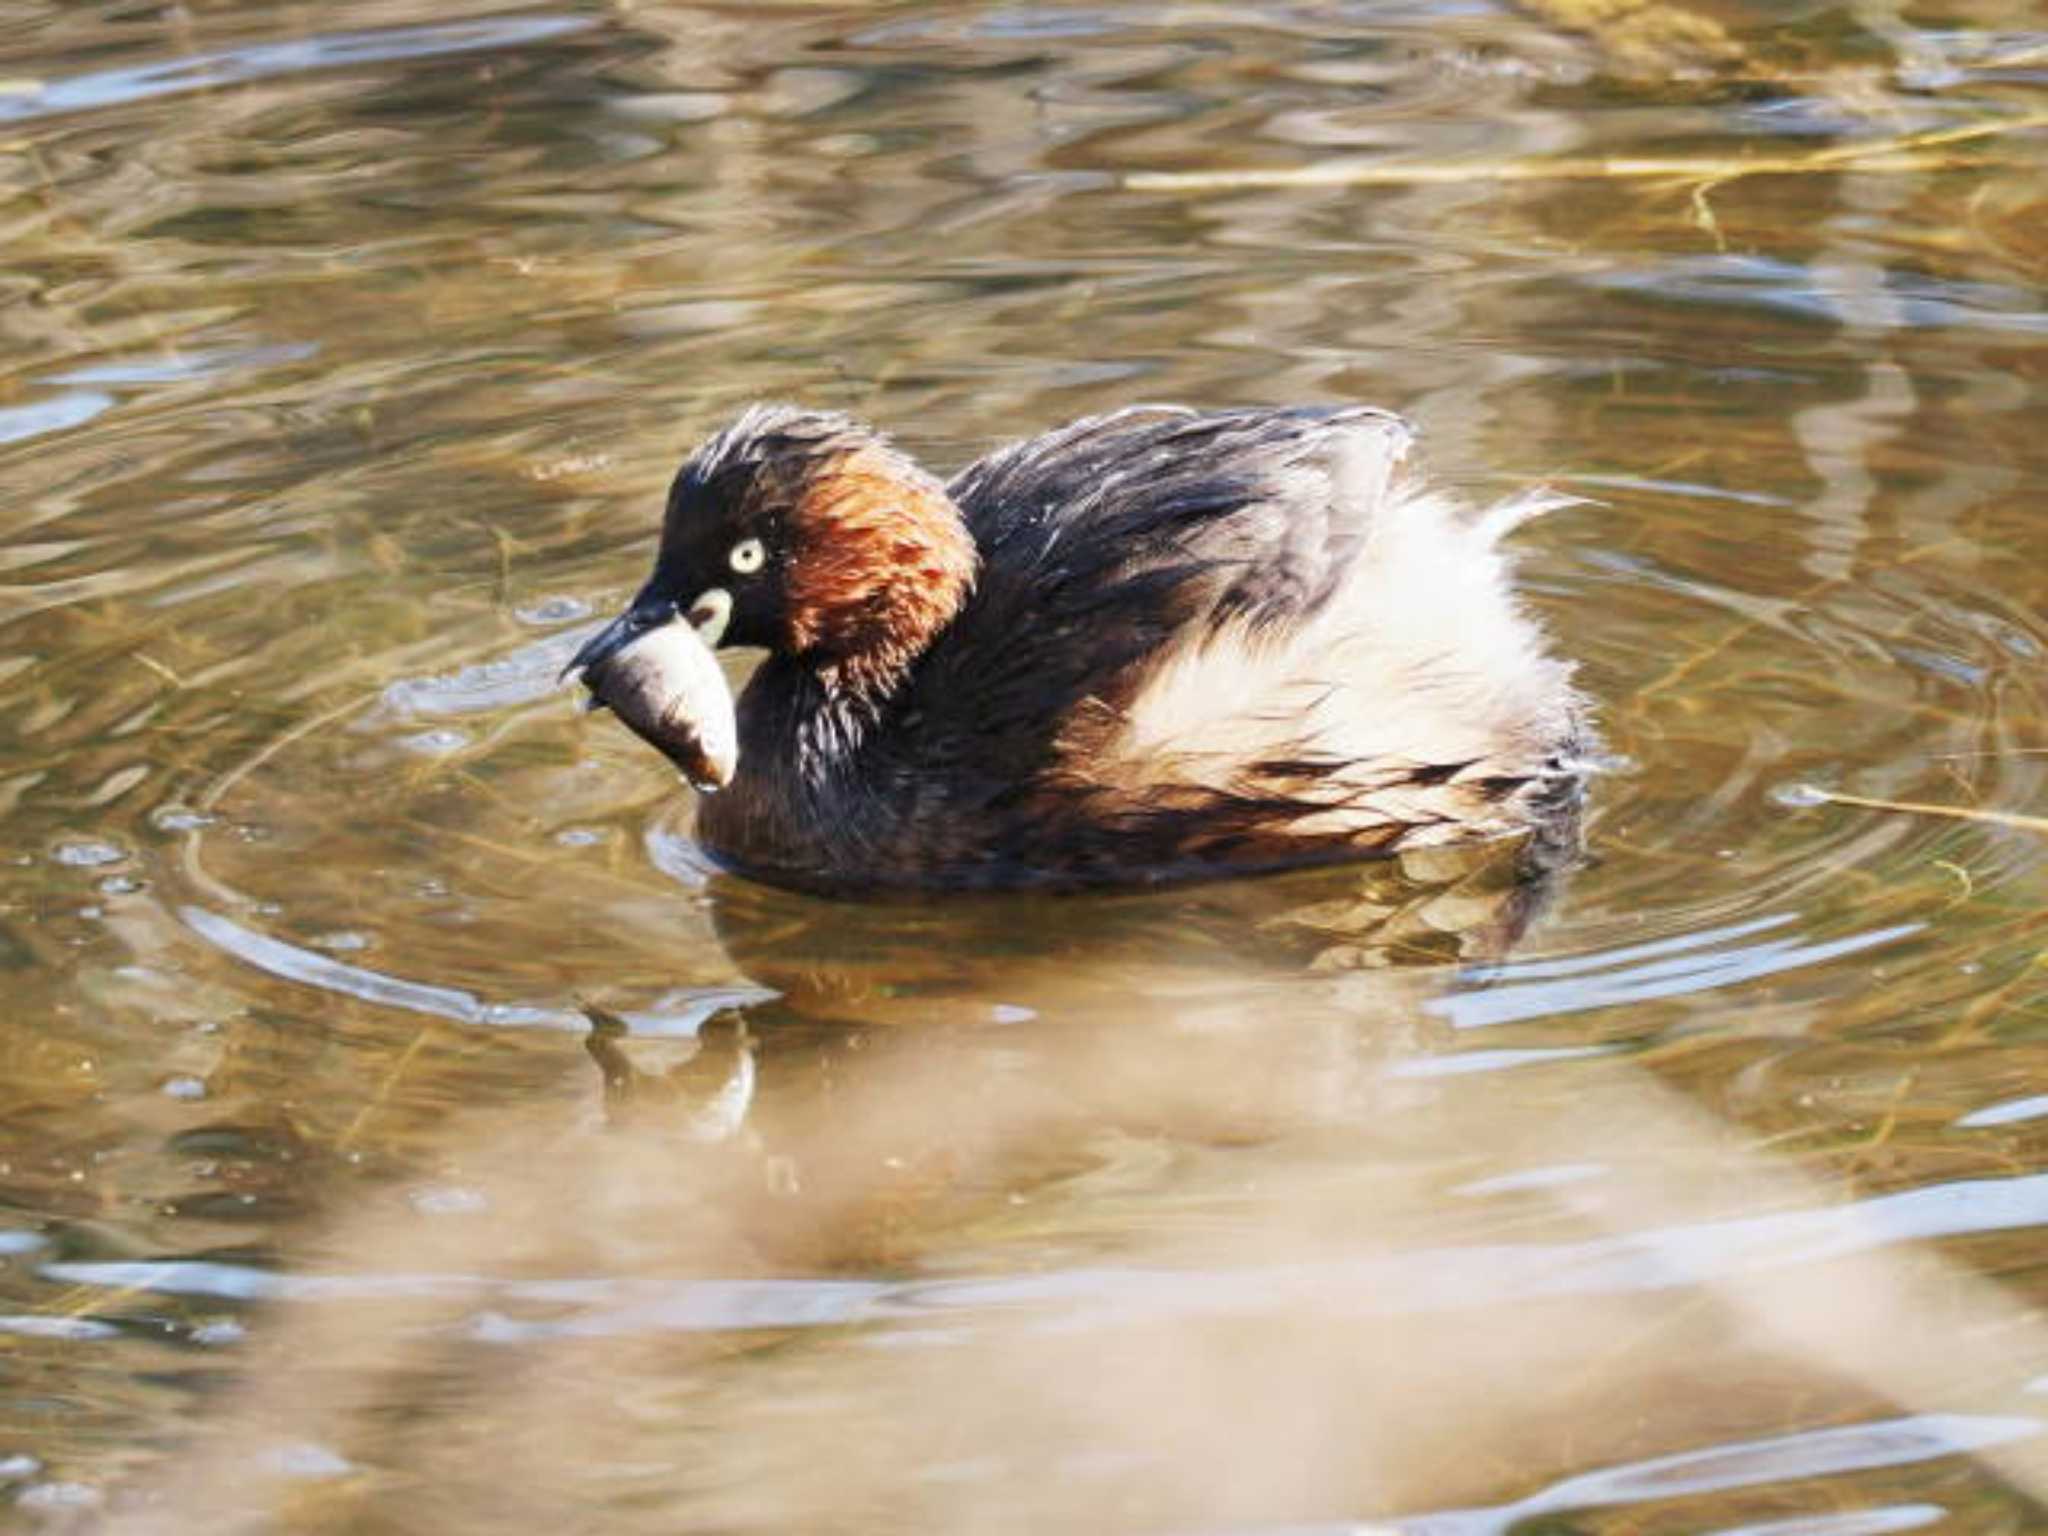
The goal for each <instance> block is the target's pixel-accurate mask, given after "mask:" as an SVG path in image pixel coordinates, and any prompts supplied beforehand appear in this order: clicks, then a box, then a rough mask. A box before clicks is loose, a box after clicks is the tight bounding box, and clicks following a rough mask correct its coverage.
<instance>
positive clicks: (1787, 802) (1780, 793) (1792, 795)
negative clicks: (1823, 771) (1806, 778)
mask: <svg viewBox="0 0 2048 1536" xmlns="http://www.w3.org/2000/svg"><path fill="white" fill-rule="evenodd" d="M1771 798H1772V799H1773V800H1775V801H1776V802H1777V803H1778V804H1779V805H1782V806H1786V807H1789V808H1790V809H1792V810H1807V809H1809V808H1811V807H1813V806H1816V805H1826V804H1827V803H1828V802H1829V801H1830V800H1832V799H1833V798H1834V796H1832V795H1830V794H1829V793H1828V792H1827V791H1826V790H1824V789H1822V788H1821V787H1820V786H1819V785H1817V784H1780V785H1779V786H1778V787H1777V788H1775V789H1773V790H1772V791H1771Z"/></svg>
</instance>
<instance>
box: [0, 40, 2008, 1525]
mask: <svg viewBox="0 0 2048 1536" xmlns="http://www.w3.org/2000/svg"><path fill="white" fill-rule="evenodd" d="M1599 9H1606V10H1608V11H1611V12H1613V13H1614V14H1612V15H1610V16H1609V17H1608V19H1607V20H1606V21H1604V22H1601V23H1600V24H1599V25H1597V26H1595V27H1593V28H1592V29H1591V30H1583V29H1579V30H1575V29H1574V28H1573V26H1572V25H1571V23H1572V20H1573V18H1574V17H1575V16H1578V15H1581V14H1586V13H1587V12H1589V11H1593V10H1599ZM0 53H4V58H0V77H4V78H0V188H4V191H0V197H4V203H0V210H4V215H0V216H4V226H0V227H4V230H5V236H6V247H5V249H6V256H5V259H4V262H0V326H4V329H5V335H6V338H7V343H8V344H7V347H6V350H5V354H4V360H0V368H4V370H5V386H4V393H0V487H4V498H0V505H4V506H5V508H6V511H5V513H4V524H0V526H4V529H5V535H4V542H0V805H4V806H5V809H6V827H7V833H8V836H7V846H6V849H5V860H6V862H5V863H4V865H0V964H4V966H5V969H6V975H7V979H8V983H9V994H10V1002H11V1006H10V1007H8V1008H7V1009H6V1010H5V1013H4V1015H0V1062H4V1066H5V1070H4V1081H0V1105H4V1112H0V1207H4V1209H0V1495H4V1497H5V1498H6V1499H7V1500H9V1501H10V1502H9V1504H8V1505H7V1506H6V1507H7V1508H8V1510H9V1513H8V1514H7V1515H6V1516H5V1517H4V1518H6V1519H9V1520H13V1521H17V1522H19V1523H21V1524H22V1525H23V1526H24V1527H27V1528H41V1527H45V1526H49V1525H56V1526H59V1527H65V1526H83V1527H94V1526H98V1525H101V1524H107V1525H112V1526H117V1527H121V1528H126V1527H128V1526H134V1527H136V1528H147V1529H157V1528H162V1529H167V1530H186V1529H191V1530H195V1531H196V1530H201V1529H205V1530H215V1529H221V1528H248V1529H259V1528H275V1529H291V1530H326V1529H333V1530H343V1529H346V1530H350V1531H372V1530H374V1531H385V1530H390V1531H402V1530H415V1529H417V1530H420V1531H436V1532H450V1531H468V1530H483V1529H487V1528H488V1529H494V1530H496V1529H507V1528H511V1529H521V1530H549V1531H553V1530H570V1529H602V1530H606V1531H637V1530H643V1529H644V1530H647V1531H651V1532H652V1531H660V1532H675V1531H682V1530H705V1531H711V1530H717V1531H727V1532H729V1531H742V1530H746V1531H753V1530H759V1531H778V1532H780V1531H788V1530H848V1531H852V1530H861V1531H867V1530H879V1529H918V1530H927V1529H928V1530H944V1531H964V1530H975V1531H984V1530H985V1531H1007V1530H1020V1531H1027V1530H1028V1531H1043V1530H1049V1529H1074V1530H1104V1531H1187V1532H1196V1531H1231V1532H1239V1531H1242V1532H1258V1533H1280V1532H1296V1531H1310V1532H1332V1533H1334V1532H1337V1531H1341V1530H1352V1529H1357V1528H1359V1527H1358V1524H1357V1523H1358V1522H1373V1523H1377V1524H1379V1525H1383V1526H1386V1527H1388V1528H1392V1529H1399V1530H1404V1531H1409V1532H1414V1533H1429V1536H1448V1533H1457V1536H1467V1533H1478V1532H1482V1531H1507V1530H1516V1531H1528V1532H1537V1531H1543V1532H1564V1531H1574V1532H1577V1531H1587V1532H1591V1531H1603V1532H1605V1531H1673V1532H1676V1531H1687V1532H1691V1531H1724V1532H1732V1531H1737V1530H1740V1531H1745V1532H1769V1533H1773V1536H1792V1533H1798V1536H1864V1533H1876V1532H1889V1531H1906V1530H1920V1529H1930V1530H1931V1529H1937V1528H1938V1529H1942V1530H1957V1531H1963V1530H1968V1531H2002V1530H2020V1529H2033V1528H2037V1527H2038V1526H2039V1525H2040V1524H2041V1523H2042V1521H2043V1519H2044V1518H2048V1517H2044V1515H2043V1513H2042V1509H2043V1507H2044V1504H2048V1435H2044V1434H2043V1430H2044V1428H2048V1410H2044V1398H2043V1396H2042V1394H2043V1393H2044V1392H2048V1329H2044V1326H2043V1324H2042V1321H2041V1317H2042V1312H2041V1308H2042V1307H2043V1306H2044V1304H2048V1241H2044V1228H2048V1044H2044V1039H2048V1023H2044V1021H2048V972H2044V970H2043V968H2042V963H2041V962H2042V954H2043V950H2042V940H2041V933H2042V924H2043V919H2042V916H2041V913H2042V907H2043V901H2042V898H2043V893H2044V889H2048V871H2044V867H2043V855H2044V852H2048V830H2044V824H2043V823H2042V822H2041V821H2040V820H2039V818H2041V817H2043V816H2048V792H2044V776H2048V735H2044V732H2043V720H2044V696H2048V654H2044V647H2048V621H2044V611H2048V564H2044V563H2043V562H2042V561H2041V560H2040V559H2039V558H2038V556H2037V554H2036V551H2037V549H2038V547H2039V541H2040V535H2041V530H2042V528H2043V514H2042V501H2043V496H2044V492H2048V433H2044V431H2043V427H2044V424H2048V414H2044V406H2043V403H2042V401H2043V393H2042V392H2043V388H2044V381H2048V308H2044V304H2043V299H2042V294H2043V288H2044V279H2048V177H2044V175H2043V170H2044V160H2048V120H2044V118H2043V115H2042V114H2043V113H2044V111H2048V91H2044V90H2043V87H2044V85H2048V31H2044V30H2043V28H2042V23H2041V19H2040V16H2039V14H2038V12H2037V11H2036V10H2035V8H2034V7H2032V6H2029V5H2023V4H2019V3H2010V4H2001V3H1997V0H1979V3H1975V4H1963V3H1956V4H1933V5H1926V6H1920V7H1916V8H1913V9H1910V10H1908V9H1905V8H1901V7H1897V6H1892V5H1887V4H1884V3H1881V0H1880V3H1868V4H1856V5H1851V6H1845V7H1822V6H1816V5H1774V6H1768V7H1767V6H1763V5H1760V4H1754V3H1752V4H1741V3H1736V0H1719V3H1716V4H1713V5H1712V6H1705V5H1703V6H1701V7H1700V8H1698V9H1691V8H1687V7H1682V6H1675V5H1647V6H1641V7H1635V8H1630V7H1606V8H1583V9H1582V8H1580V7H1576V6H1573V5H1570V4H1567V3H1564V0H1545V3H1541V4H1537V3H1531V4H1528V5H1526V6H1522V7H1515V6H1507V5H1501V6H1489V5H1486V4H1456V3H1450V0H1424V3H1416V4H1412V5H1406V4H1395V3H1389V4H1366V3H1363V0H1355V3H1343V0H1334V3H1309V4H1297V5H1250V4H1247V5H1231V4H1215V5H1210V4H1198V5H1190V6H1179V7H1173V8H1162V7H1148V6H1137V5H1131V6H1117V5H1086V6H1083V5H1073V6H1062V5H1042V6H971V5H963V6H945V5H930V4H902V5H882V6H872V7H862V8H845V9H834V8H820V7H807V6H798V5H789V6H776V7H773V8H744V9H742V8H737V7H735V8H731V9H711V8H701V9H700V8H688V7H682V6H662V7H646V6H637V5H620V6H618V7H616V8H609V9H608V8H605V7H602V6H590V7H583V8H557V9H543V10H526V11H517V12H506V13H496V14H494V13H492V12H491V11H489V10H487V9H484V8H482V7H477V6H468V5H464V4H457V5H443V6H439V7H435V8H423V7H420V6H417V5H413V4H408V3H402V0H391V3H372V4H363V5H356V6H351V7H349V8H347V16H346V24H345V27H344V25H343V21H342V17H341V14H340V12H339V11H336V10H331V9H330V11H329V13H327V14H323V13H322V12H321V11H319V10H318V9H311V8H299V7H292V8H271V7H258V6H240V7H237V6H233V5H221V6H211V5H209V6H204V7H194V8H190V9H187V8H166V9H158V8H152V7H123V6H112V5H105V6H102V5H84V6H62V7H59V6H54V5H47V4H45V5H36V4H24V5H19V6H16V7H14V8H13V9H11V10H10V11H9V12H8V13H7V14H6V16H5V17H4V18H0ZM760 396H778V397H798V398H803V399H807V400H811V401H815V402H818V403H823V404H827V405H834V406H840V407H844V408H849V409H854V410H857V411H860V412H862V413H864V414H867V415H869V416H871V417H873V418H874V419H876V420H877V421H879V422H881V423H882V424H884V425H886V426H888V427H890V428H892V429H893V430H895V431H897V432H898V433H899V434H900V435H901V437H902V438H903V439H904V440H905V441H906V442H907V443H908V444H909V445H910V446H912V447H913V448H914V449H915V450H916V451H917V452H919V453H920V454H921V455H924V456H926V457H928V458H929V460H930V461H932V462H933V463H934V464H936V465H939V466H942V467H951V466H953V465H956V464H958V463H960V462H963V461H964V460H966V459H967V458H968V457H970V456H972V455H973V454H975V453H976V452H978V451H980V450H981V449H982V448H984V447H986V446H988V445H990V444H992V443H993V442H995V441H997V440H1000V439H1001V438H1003V437H1004V436H1006V435H1011V434H1015V433H1019V432H1022V431H1026V430H1029V429H1033V428H1036V427H1039V426H1043V425H1047V424H1051V423H1053V422H1056V421H1059V420H1062V419H1065V418H1067V417H1070V416H1072V415H1075V414H1079V413H1081V412H1084V411H1088V410H1093V409H1100V408H1106V407H1110V406H1113V405H1116V404H1120V403H1124V402H1127V401H1130V400H1134V399H1163V398H1171V399H1180V400H1186V401H1192V402H1196V403H1201V404H1224V403H1237V402H1254V401H1284V400H1302V399H1318V400H1327V399H1339V400H1369V401H1374V402H1377V403H1381V404H1385V405H1390V406H1393V407H1396V408H1398V409H1401V410H1403V411H1404V412H1407V413H1410V414H1411V415H1413V416H1414V417H1415V418H1416V419H1417V420H1418V421H1419V422H1420V423H1421V424H1422V426H1423V428H1424V430H1425V432H1426V434H1427V437H1426V448H1427V452H1428V454H1429V456H1430V459H1431V461H1432V462H1433V463H1434V464H1435V465H1436V466H1437V468H1438V469H1439V470H1440V471H1441V472H1442V473H1443V474H1444V475H1445V476H1446V477H1447V478H1449V479H1451V480H1452V481H1453V482H1455V483H1457V484H1459V485H1461V486H1463V487H1465V488H1466V489H1467V490H1469V491H1470V492H1471V493H1472V494H1473V495H1475V496H1486V495H1492V494H1499V493H1503V492H1506V491H1508V490H1511V489H1513V488H1516V487H1520V486H1523V485H1526V484H1528V483H1530V482H1533V481H1537V480H1545V481H1548V482H1550V483H1551V484H1554V485H1557V486H1560V487H1562V488H1565V489H1568V490H1571V491H1575V492H1577V493H1579V494H1580V495H1582V496H1584V497H1586V498H1587V500H1586V502H1585V503H1584V504H1583V505H1580V506H1577V507H1575V508H1572V509H1570V510H1568V511H1564V512H1560V513H1556V514H1553V515H1552V516H1551V517H1549V518H1547V519H1545V520H1543V521H1542V522H1540V523H1539V524H1537V525H1535V526H1533V527H1532V528H1531V529H1529V530H1528V531H1527V532H1526V533H1525V534H1523V535H1522V536H1521V543H1522V550H1523V556H1522V570H1523V573H1524V577H1525V580H1526V582H1527V585H1528V587H1529V588H1530V590H1531V592H1532V594H1533V597H1534V601H1535V603H1536V605H1537V606H1538V607H1539V608H1540V609H1541V611H1542V612H1543V614H1544V615H1545V617H1546V619H1547V621H1548V622H1549V624H1550V625H1551V627H1552V629H1553V630H1554V631H1555V633H1556V635H1557V637H1558V640H1559V644H1560V646H1561V647H1562V648H1563V649H1564V650H1566V651H1568V652H1570V653H1571V654H1573V655H1574V656H1576V657H1578V658H1580V659H1581V661H1582V674H1581V675H1582V678H1583V681H1584V683H1585V685H1586V687H1587V688H1588V690H1589V691H1590V692H1591V693H1593V694H1594V695H1595V696H1596V697H1597V698H1598V699H1599V701H1600V706H1601V715H1602V720H1603V724H1604V729H1605V732H1606V736H1607V740H1608V744H1609V747H1610V748H1611V750H1612V752H1613V754H1614V758H1615V761H1614V763H1613V765H1612V767H1611V768H1610V769H1609V771H1607V772H1606V773H1605V774H1604V775H1603V776H1602V778H1601V781H1600V782H1599V784H1598V785H1597V787H1596V792H1595V799H1594V807H1593V812H1592V815H1591V817H1590V819H1589V823H1588V827H1587V839H1588V852H1589V857H1588V860H1587V862H1586V863H1585V865H1584V867H1582V868H1580V869H1578V870H1576V871H1574V872H1573V873H1572V874H1571V875H1570V876H1569V878H1568V879H1566V880H1565V881H1563V882H1562V883H1561V884H1560V885H1559V886H1558V888H1556V889H1554V890H1550V891H1547V892H1544V893H1541V894H1542V896H1543V898H1544V900H1543V903H1542V904H1541V910H1540V912H1539V913H1537V915H1536V916H1535V918H1534V921H1533V922H1532V923H1531V924H1530V925H1529V927H1528V930H1527V932H1525V933H1523V934H1522V935H1521V936H1520V939H1519V941H1518V942H1517V943H1516V944H1515V945H1514V946H1513V947H1512V949H1511V950H1510V951H1509V952H1507V953H1506V954H1505V955H1502V954H1500V953H1499V952H1498V950H1499V943H1498V941H1499V939H1500V936H1501V935H1502V934H1503V933H1504V932H1506V931H1508V930H1510V929H1514V928H1516V927H1519V926H1520V924H1521V921H1522V917H1523V914H1522V913H1521V912H1520V910H1519V908H1518V907H1517V906H1516V905H1515V904H1516V903H1517V902H1518V901H1520V900H1522V899H1523V897H1522V896H1521V895H1518V894H1517V892H1516V891H1515V889H1514V888H1513V886H1512V883H1511V882H1510V881H1508V880H1507V879H1506V877H1505V876H1504V874H1503V871H1502V869H1501V867H1500V864H1499V861H1497V860H1495V861H1488V860H1485V859H1473V860H1438V861H1434V862H1431V863H1428V864H1423V863H1414V864H1411V865H1409V866H1407V867H1401V868H1394V867H1385V868H1378V869H1371V870H1366V871H1351V872H1340V873H1338V874H1336V875H1328V874H1325V875H1318V876H1315V877H1313V878H1306V879H1298V880H1296V879H1290V880H1284V881H1279V882H1263V883H1259V884H1257V885H1255V886H1218V887H1204V888H1201V889H1198V890H1190V891H1184V892H1178V893H1172V894H1168V895H1164V896H1158V895H1155V896H1148V897H1133V896H1114V897H1099V898H1090V899H1087V900H1066V901H1052V900H1022V901H1015V902H1009V901H1005V902H996V903H970V904H967V905H966V906H964V907H961V906H957V905H956V906H953V907H948V908H934V907H903V906H877V907H861V906H859V905H845V904H838V905H834V904H824V903H818V902H813V901H807V900H802V899H798V898H795V897H790V896H785V895H779V894H776V893H772V892H766V891H762V890H759V889H754V888H750V887H747V886H745V885H743V884H740V883H737V882H733V881H730V880H725V879H722V878H717V877H712V876H710V875H709V873H708V871H707V869H706V866H705V865H704V863H703V861H702V860H701V859H700V858H698V857H697V856H696V854H695V852H694V850H693V848H692V845H691V843H690V841H689V824H690V804H689V797H688V795H687V793H686V792H685V791H683V790H682V789H681V788H680V787H679V786H678V785H677V784H676V783H675V782H674V778H673V775H672V773H671V772H670V770H668V768H667V767H666V765H665V764H664V763H662V762H661V761H660V760H659V759H658V758H656V757H655V756H654V754H652V753H651V752H649V751H647V750H646V749H645V748H644V747H642V746H640V744H639V743H637V742H636V741H634V740H633V739H632V738H630V737H629V736H628V735H627V734H626V733H625V732H624V731H623V730H621V729H619V728H618V727H617V726H616V725H615V724H613V723H612V722H609V721H607V720H605V719H604V718H603V717H585V716H583V715H580V714H579V713H578V712H577V711H576V709H575V707H574V705H573V703H572V701H571V700H570V698H569V697H568V696H567V695H566V694H565V693H562V692H558V691H557V690H556V689H555V688H554V686H553V679H554V676H555V674H556V672H557V670H558V669H559V667H560V665H561V663H562V661H563V660H564V659H565V658H566V656H567V654H568V652H569V651H570V650H571V649H572V648H573V647H574V645H575V644H576V642H577V641H578V639H579V638H580V637H581V636H582V635H583V634H584V633H586V632H587V631H588V628H589V625H590V622H591V621H592V620H594V619H595V618H596V617H597V616H599V615H600V614H602V613H604V612H607V611H609V609H610V608H611V607H612V606H613V605H615V604H616V603H617V602H618V601H619V600H620V599H621V598H622V597H623V596H624V595H626V594H627V592H628V591H629V590H630V589H631V588H632V586H633V585H634V584H635V583H636V581H637V580H638V578H639V576H640V574H641V571H642V568H643V563H644V561H645V559H646V556H647V552H648V549H649V545H650V543H651V539H652V534H653V530H654V522H655V517H656V512H657V507H658V502H659V495H660V491H661V488H662V486H663V484H664V482H665V479H666V476H667V474H668V473H669V472H670V471H671V469H672V468H673V465H674V462H675V460H676V459H677V458H678V456H679V455H680V454H681V453H682V452H683V451H684V450H685V449H686V448H687V446H688V445H689V444H690V443H691V442H692V441H693V440H694V439H695V438H696V437H697V436H699V435H700V434H702V433H703V432H704V431H706V430H708V429H709V428H710V427H711V426H713V425H715V424H716V423H717V422H718V421H719V420H721V418H722V417H724V416H725V415H726V414H728V413H729V412H730V411H732V410H733V409H734V408H735V407H736V406H738V405H739V404H740V403H742V402H744V401H747V400H750V399H753V398H756V397H760ZM1830 797H1846V798H1830ZM1870 802H1880V803H1878V804H1872V803H1870ZM1899 804H1910V805H1917V806H1923V807H1927V806H1931V807H1935V808H1937V809H1942V810H1947V811H1949V812H1961V813H1963V814H1962V815H1961V816H1957V815H1954V814H1950V815H1938V814H1933V813H1930V812H1928V811H1926V810H1918V811H1916V810H1902V809H1897V808H1895V807H1896V806H1897V805H1899ZM2029 817H2032V818H2035V819H2034V820H2033V821H2029V820H2027V818H2029ZM1523 894H1524V895H1526V893H1523ZM593 1021H595V1024H593Z"/></svg>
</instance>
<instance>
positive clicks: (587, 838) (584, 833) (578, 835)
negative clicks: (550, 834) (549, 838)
mask: <svg viewBox="0 0 2048 1536" xmlns="http://www.w3.org/2000/svg"><path fill="white" fill-rule="evenodd" d="M555 841H556V842H558V843H560V844H561V845H562V846H563V847H564V848H594V847H596V846H597V845H598V844H599V843H601V842H603V841H604V833H603V832H601V831H599V830H598V829H597V828H596V827H564V828H563V829H562V830H561V831H559V832H557V833H556V834H555Z"/></svg>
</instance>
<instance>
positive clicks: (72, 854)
mask: <svg viewBox="0 0 2048 1536" xmlns="http://www.w3.org/2000/svg"><path fill="white" fill-rule="evenodd" d="M50 857H51V858H53V859H55V860H56V861H57V862H58V863H59V864H66V865H69V866H70V867H71V868H73V869H98V868H99V867H100V866H101V865H103V864H118V863H120V862H121V861H122V860H123V859H125V858H127V857H128V855H127V854H125V853H123V852H122V851H121V850H120V849H118V848H116V847H115V846H114V845H113V844H112V843H96V842H90V841H88V840H86V839H84V838H79V839H76V840H75V841H71V842H63V843H59V844H58V845H57V846H56V847H55V848H53V849H51V850H50Z"/></svg>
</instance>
